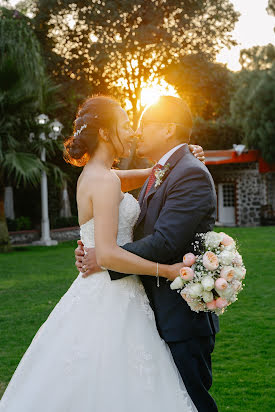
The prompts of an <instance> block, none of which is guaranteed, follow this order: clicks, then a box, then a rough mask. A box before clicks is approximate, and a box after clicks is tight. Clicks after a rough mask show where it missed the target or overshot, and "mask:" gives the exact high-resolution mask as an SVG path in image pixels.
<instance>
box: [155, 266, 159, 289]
mask: <svg viewBox="0 0 275 412" xmlns="http://www.w3.org/2000/svg"><path fill="white" fill-rule="evenodd" d="M156 277H157V287H158V288H159V264H158V263H157V273H156Z"/></svg>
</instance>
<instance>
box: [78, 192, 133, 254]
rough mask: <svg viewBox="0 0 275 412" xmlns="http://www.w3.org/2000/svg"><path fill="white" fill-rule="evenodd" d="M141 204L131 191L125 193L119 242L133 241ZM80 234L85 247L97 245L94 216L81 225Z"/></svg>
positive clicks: (121, 206)
mask: <svg viewBox="0 0 275 412" xmlns="http://www.w3.org/2000/svg"><path fill="white" fill-rule="evenodd" d="M139 213H140V206H139V203H138V201H137V200H136V199H135V198H134V196H132V195H131V194H130V193H125V195H124V198H123V199H122V201H121V202H120V205H119V219H118V232H117V244H118V245H119V246H122V245H125V243H128V242H132V241H133V229H134V226H135V223H136V221H137V219H138V217H139ZM80 236H81V240H82V242H83V244H84V246H85V247H95V234H94V218H93V219H90V220H88V222H86V223H84V224H83V225H81V226H80Z"/></svg>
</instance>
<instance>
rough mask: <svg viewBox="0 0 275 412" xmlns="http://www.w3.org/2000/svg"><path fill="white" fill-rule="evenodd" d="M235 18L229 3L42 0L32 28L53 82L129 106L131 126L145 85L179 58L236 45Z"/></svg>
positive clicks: (220, 0)
mask: <svg viewBox="0 0 275 412" xmlns="http://www.w3.org/2000/svg"><path fill="white" fill-rule="evenodd" d="M237 19H238V13H236V12H235V11H234V9H233V5H232V4H231V3H230V1H229V0H208V1H207V2H202V1H201V0H193V1H190V0H180V1H179V0H139V1H132V0H115V1H114V0H105V1H100V0H98V1H96V0H94V1H93V2H91V3H89V4H88V3H87V1H83V0H82V1H81V0H79V1H77V2H76V1H72V0H67V1H63V2H59V1H54V0H52V1H51V2H50V3H49V1H48V0H39V1H38V13H37V15H36V18H35V26H36V31H37V33H38V35H39V37H40V39H41V41H42V42H43V44H44V46H45V47H44V50H45V54H46V55H47V57H48V63H49V67H51V70H52V72H53V73H54V75H55V76H60V74H61V75H62V76H66V77H67V78H71V79H73V80H75V81H77V82H78V83H79V86H80V88H81V89H83V87H85V86H86V87H87V85H88V88H87V89H86V91H88V92H89V91H91V87H90V86H89V85H91V82H93V86H94V88H93V90H100V91H101V92H102V91H108V92H109V93H112V94H113V95H115V96H116V97H118V98H120V99H121V100H122V101H123V102H126V101H127V102H128V104H129V105H131V106H132V115H133V122H134V125H136V122H137V119H138V116H139V113H140V110H141V109H142V107H141V104H140V95H141V90H142V88H143V87H144V85H146V84H150V82H152V81H153V80H155V79H156V78H160V77H161V76H162V75H163V73H164V69H165V68H166V67H167V65H169V64H171V63H174V62H177V61H178V59H179V58H180V57H182V56H184V55H188V54H191V53H196V52H198V51H201V52H207V53H209V54H210V55H211V56H212V58H214V57H215V55H216V54H217V52H218V51H219V50H220V48H221V47H222V46H230V45H233V44H235V42H234V41H233V39H232V36H231V34H230V32H231V31H232V30H233V28H234V24H235V22H236V21H237Z"/></svg>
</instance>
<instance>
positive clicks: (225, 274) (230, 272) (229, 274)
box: [220, 266, 235, 282]
mask: <svg viewBox="0 0 275 412" xmlns="http://www.w3.org/2000/svg"><path fill="white" fill-rule="evenodd" d="M220 276H221V278H223V279H225V280H227V282H231V281H232V280H233V279H234V276H235V270H234V268H233V267H232V266H224V267H223V268H222V270H221V274H220Z"/></svg>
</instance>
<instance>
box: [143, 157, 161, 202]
mask: <svg viewBox="0 0 275 412" xmlns="http://www.w3.org/2000/svg"><path fill="white" fill-rule="evenodd" d="M157 169H163V166H162V165H159V164H158V163H157V164H156V165H155V166H154V167H153V170H152V172H151V174H150V176H149V180H148V185H147V188H146V192H145V196H146V195H147V193H148V192H149V190H150V189H151V187H152V186H153V184H154V183H155V180H156V176H155V171H156V170H157Z"/></svg>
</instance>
